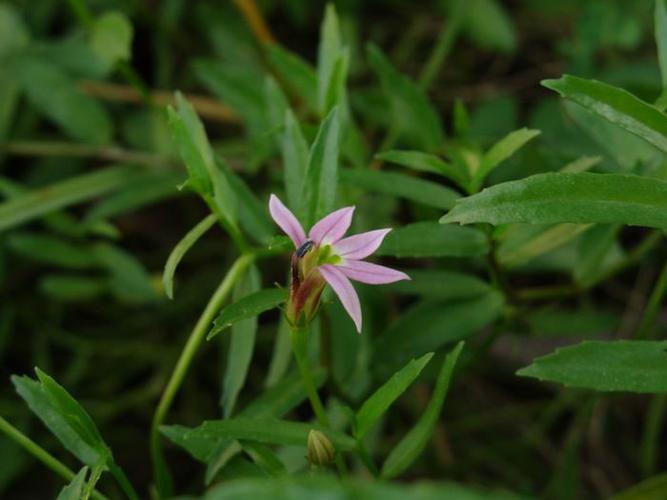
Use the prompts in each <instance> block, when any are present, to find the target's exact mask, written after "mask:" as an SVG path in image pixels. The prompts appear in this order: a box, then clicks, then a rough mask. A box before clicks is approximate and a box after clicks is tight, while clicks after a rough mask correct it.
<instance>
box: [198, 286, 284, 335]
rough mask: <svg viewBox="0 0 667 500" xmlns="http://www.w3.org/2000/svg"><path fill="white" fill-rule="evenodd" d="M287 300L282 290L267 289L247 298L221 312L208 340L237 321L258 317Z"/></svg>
mask: <svg viewBox="0 0 667 500" xmlns="http://www.w3.org/2000/svg"><path fill="white" fill-rule="evenodd" d="M286 299H287V292H286V291H285V290H282V289H280V288H267V289H265V290H260V291H258V292H255V293H252V294H250V295H247V296H245V297H243V298H242V299H240V300H238V301H236V302H234V303H232V304H230V305H228V306H227V307H225V308H224V309H223V310H222V311H220V314H218V317H217V318H216V319H215V321H214V323H213V328H212V329H211V331H210V332H209V334H208V336H207V337H206V339H207V340H210V339H211V338H213V337H215V336H216V335H217V334H218V333H220V332H221V331H223V330H224V329H226V328H229V327H230V326H232V325H233V324H234V323H236V322H237V321H241V320H244V319H248V318H251V317H253V316H257V315H258V314H260V313H263V312H264V311H268V310H270V309H273V308H275V307H278V306H279V305H280V304H282V303H283V302H285V300H286Z"/></svg>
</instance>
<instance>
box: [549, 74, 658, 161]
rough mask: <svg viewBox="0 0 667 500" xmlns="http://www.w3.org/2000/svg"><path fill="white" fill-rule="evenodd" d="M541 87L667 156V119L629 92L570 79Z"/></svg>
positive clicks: (566, 77) (561, 79)
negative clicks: (553, 91) (642, 140)
mask: <svg viewBox="0 0 667 500" xmlns="http://www.w3.org/2000/svg"><path fill="white" fill-rule="evenodd" d="M542 85H544V86H545V87H547V88H550V89H552V90H555V91H556V92H558V93H559V94H560V95H561V96H563V97H565V98H566V99H569V100H571V101H573V102H575V103H577V104H579V105H580V106H583V107H584V108H586V109H587V110H589V111H591V112H593V113H595V114H596V115H598V116H601V117H602V118H604V119H606V120H608V121H610V122H611V123H614V124H615V125H618V126H619V127H622V128H624V129H625V130H627V131H628V132H631V133H633V134H635V135H637V136H638V137H641V138H642V139H644V140H645V141H647V142H649V143H651V144H653V145H654V146H655V147H657V148H658V149H660V150H661V151H663V152H667V116H666V115H665V114H664V113H662V112H660V111H659V110H658V109H657V108H656V107H654V106H651V105H650V104H648V103H646V102H644V101H642V100H641V99H639V98H638V97H635V96H634V95H632V94H630V93H629V92H627V91H625V90H623V89H620V88H618V87H614V86H612V85H608V84H606V83H602V82H599V81H596V80H586V79H584V78H578V77H576V76H570V75H564V76H563V77H562V78H560V79H559V80H544V81H543V82H542Z"/></svg>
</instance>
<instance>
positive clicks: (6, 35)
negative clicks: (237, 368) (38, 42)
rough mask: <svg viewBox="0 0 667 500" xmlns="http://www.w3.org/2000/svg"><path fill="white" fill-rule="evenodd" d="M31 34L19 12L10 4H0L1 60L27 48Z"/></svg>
mask: <svg viewBox="0 0 667 500" xmlns="http://www.w3.org/2000/svg"><path fill="white" fill-rule="evenodd" d="M29 41H30V34H29V33H28V29H27V28H26V26H25V23H24V22H23V19H22V18H21V16H20V15H19V13H18V12H17V9H16V8H15V7H14V6H13V5H12V4H10V3H9V2H3V3H2V4H0V58H4V57H5V56H8V55H10V54H11V53H12V52H15V51H17V50H18V49H22V48H23V47H25V46H26V45H27V44H28V42H29Z"/></svg>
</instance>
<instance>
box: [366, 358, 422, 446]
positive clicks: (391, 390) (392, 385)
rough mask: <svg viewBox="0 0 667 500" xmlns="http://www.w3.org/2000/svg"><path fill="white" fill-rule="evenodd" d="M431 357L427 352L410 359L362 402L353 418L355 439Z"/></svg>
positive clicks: (409, 382)
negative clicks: (417, 357) (419, 356)
mask: <svg viewBox="0 0 667 500" xmlns="http://www.w3.org/2000/svg"><path fill="white" fill-rule="evenodd" d="M432 357H433V353H432V352H429V353H428V354H424V355H423V356H422V357H421V358H419V359H413V360H411V361H410V362H409V363H408V364H407V365H406V366H404V367H403V368H402V369H401V370H399V371H398V372H396V373H394V374H393V375H392V377H391V378H390V379H389V380H387V382H385V383H384V385H383V386H382V387H380V388H379V389H378V390H377V391H375V392H374V393H373V394H372V395H371V396H370V397H369V398H368V399H367V400H366V401H365V402H364V404H363V405H362V406H361V408H360V409H359V411H358V412H357V415H356V418H355V421H356V427H355V437H356V438H357V439H362V438H363V437H364V436H365V435H366V433H367V432H368V431H369V430H371V428H372V427H373V425H375V423H376V422H377V421H378V419H379V418H380V417H381V416H382V415H383V414H384V413H385V412H386V411H387V409H388V408H389V407H390V406H391V405H392V403H393V402H394V401H396V400H397V399H398V397H399V396H400V395H401V394H403V393H404V392H405V390H406V389H407V388H408V387H409V386H410V384H412V382H414V381H415V379H416V378H417V377H418V376H419V374H420V373H421V371H422V370H423V369H424V367H425V366H426V365H427V364H428V362H429V361H430V360H431V358H432Z"/></svg>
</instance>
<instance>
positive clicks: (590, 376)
mask: <svg viewBox="0 0 667 500" xmlns="http://www.w3.org/2000/svg"><path fill="white" fill-rule="evenodd" d="M666 359H667V341H649V340H614V341H599V340H595V341H584V342H582V343H580V344H577V345H574V346H569V347H563V348H561V349H556V350H555V351H554V352H553V353H551V354H547V355H546V356H542V357H540V358H537V359H534V360H533V363H532V364H531V365H529V366H526V367H525V368H521V369H520V370H519V371H517V375H521V376H524V377H534V378H537V379H539V380H542V381H548V382H557V383H559V384H563V385H566V386H568V387H580V388H584V389H593V390H596V391H629V392H656V393H664V392H667V363H665V360H666Z"/></svg>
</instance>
